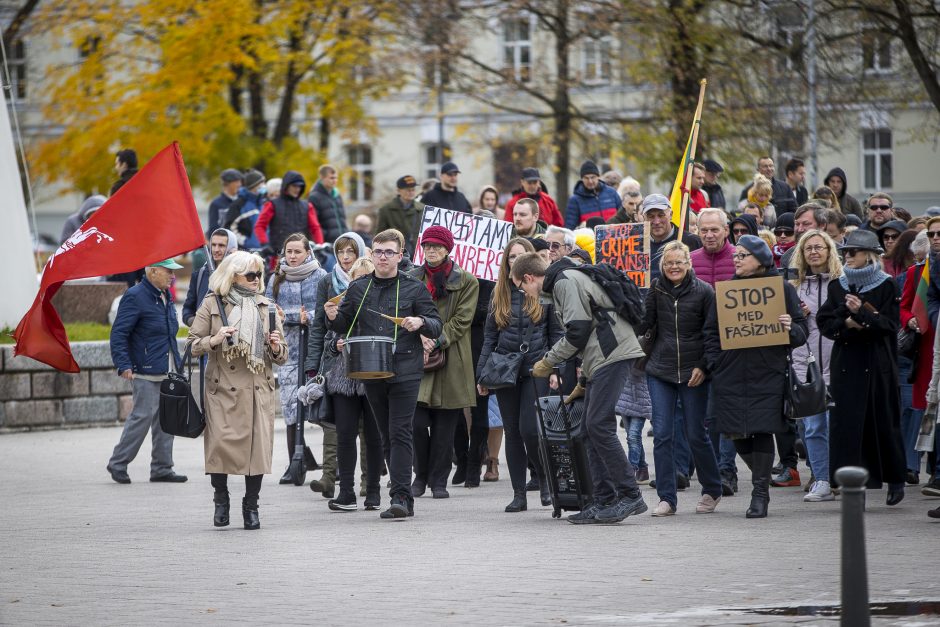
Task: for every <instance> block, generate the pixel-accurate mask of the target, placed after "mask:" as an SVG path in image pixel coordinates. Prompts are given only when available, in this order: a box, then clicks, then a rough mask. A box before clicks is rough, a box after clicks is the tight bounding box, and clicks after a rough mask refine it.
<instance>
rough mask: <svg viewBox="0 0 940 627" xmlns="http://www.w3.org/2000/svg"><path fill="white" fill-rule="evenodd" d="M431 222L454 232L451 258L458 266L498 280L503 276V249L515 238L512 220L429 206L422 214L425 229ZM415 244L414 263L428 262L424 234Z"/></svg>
mask: <svg viewBox="0 0 940 627" xmlns="http://www.w3.org/2000/svg"><path fill="white" fill-rule="evenodd" d="M431 226H443V227H444V228H446V229H447V230H448V231H450V232H451V234H452V235H453V236H454V249H453V250H452V251H450V258H451V259H453V260H454V262H455V263H456V264H457V265H458V266H460V267H461V268H463V269H464V270H466V271H467V272H469V273H470V274H472V275H473V276H475V277H476V278H478V279H483V280H484V281H495V280H496V279H497V277H499V262H500V261H501V260H502V258H503V249H505V248H506V244H508V243H509V240H510V239H512V227H513V224H512V222H506V221H505V220H496V219H494V218H486V217H483V216H476V215H473V214H472V213H464V212H462V211H451V210H450V209H441V208H440V207H431V206H426V207H425V208H424V215H423V216H422V217H421V233H422V234H424V231H425V230H426V229H427V228H428V227H431ZM415 248H416V250H415V256H414V263H415V265H420V264H422V263H424V252H423V251H422V250H421V237H420V236H419V237H418V244H417V246H415Z"/></svg>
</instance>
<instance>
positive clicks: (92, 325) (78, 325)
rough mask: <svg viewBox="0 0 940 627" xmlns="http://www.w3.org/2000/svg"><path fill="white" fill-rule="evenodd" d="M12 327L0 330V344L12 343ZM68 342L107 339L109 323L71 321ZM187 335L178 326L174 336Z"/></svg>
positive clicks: (182, 328) (184, 330)
mask: <svg viewBox="0 0 940 627" xmlns="http://www.w3.org/2000/svg"><path fill="white" fill-rule="evenodd" d="M12 333H13V329H11V328H10V327H4V328H3V329H2V330H0V344H13V343H14V341H13V335H12ZM65 333H66V334H67V335H68V338H69V342H94V341H97V340H107V339H108V338H109V337H110V336H111V325H110V324H101V323H99V322H72V323H70V324H67V325H65ZM187 335H189V327H180V330H179V332H178V333H177V334H176V337H186V336H187Z"/></svg>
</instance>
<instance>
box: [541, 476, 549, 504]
mask: <svg viewBox="0 0 940 627" xmlns="http://www.w3.org/2000/svg"><path fill="white" fill-rule="evenodd" d="M539 497H540V498H541V500H542V505H543V506H545V505H551V504H552V491H551V486H549V485H548V477H546V476H545V475H544V474H540V475H539Z"/></svg>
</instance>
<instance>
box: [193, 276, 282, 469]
mask: <svg viewBox="0 0 940 627" xmlns="http://www.w3.org/2000/svg"><path fill="white" fill-rule="evenodd" d="M255 303H256V304H257V305H258V315H260V316H261V319H262V320H263V321H264V328H265V334H267V330H268V299H267V298H265V297H264V296H261V295H260V294H259V295H257V296H255ZM231 307H232V306H231V305H228V304H226V305H225V309H226V313H227V312H229V311H230V310H231ZM221 326H222V319H221V318H220V317H219V305H218V302H217V300H216V298H215V297H213V296H212V293H211V292H210V293H208V294H206V298H205V299H204V300H203V301H202V305H201V306H200V307H199V309H198V311H196V319H195V320H193V324H192V326H191V327H190V329H189V342H190V343H191V344H192V354H193V356H195V357H199V356H201V355H208V357H209V363H208V365H207V367H206V411H205V415H206V430H205V431H204V432H203V438H204V444H205V455H206V473H207V474H208V473H213V472H217V473H225V474H229V475H261V474H270V473H271V454H272V452H273V446H274V407H275V403H276V402H277V399H276V397H275V394H274V372H273V371H272V368H271V367H272V364H278V365H280V364H283V363H284V362H286V361H287V345H286V344H281V350H280V353H278V354H277V355H274V354H272V353H271V347H270V346H267V347H266V349H265V360H264V361H265V364H264V372H263V373H259V374H254V373H253V372H251V371H250V370H248V366H247V365H246V364H245V360H244V358H236V359H233V360H232V361H231V362H229V361H227V360H226V359H225V357H224V356H223V354H222V346H221V345H220V346H218V347H216V348H211V347H210V346H209V338H211V337H212V336H213V335H215V334H216V333H217V332H218V331H219V329H220V328H221ZM277 328H278V330H279V331H280V332H281V337H284V328H283V327H282V326H281V321H280V319H278V321H277Z"/></svg>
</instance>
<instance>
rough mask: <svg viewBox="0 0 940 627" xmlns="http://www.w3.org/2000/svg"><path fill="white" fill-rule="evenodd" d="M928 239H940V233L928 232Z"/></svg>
mask: <svg viewBox="0 0 940 627" xmlns="http://www.w3.org/2000/svg"><path fill="white" fill-rule="evenodd" d="M927 237H929V238H935V237H940V231H927Z"/></svg>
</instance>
